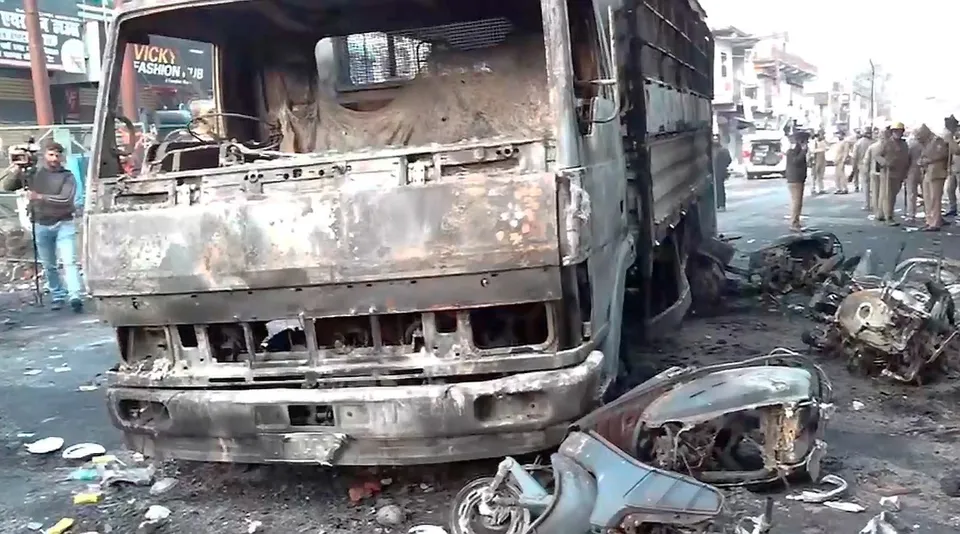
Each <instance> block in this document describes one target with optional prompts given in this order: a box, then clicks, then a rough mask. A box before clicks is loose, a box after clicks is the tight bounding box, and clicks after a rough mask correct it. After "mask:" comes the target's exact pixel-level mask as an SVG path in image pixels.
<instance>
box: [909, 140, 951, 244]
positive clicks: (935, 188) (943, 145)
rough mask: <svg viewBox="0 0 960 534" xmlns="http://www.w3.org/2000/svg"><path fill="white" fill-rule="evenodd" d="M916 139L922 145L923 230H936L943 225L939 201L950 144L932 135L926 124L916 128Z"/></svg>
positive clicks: (945, 176)
mask: <svg viewBox="0 0 960 534" xmlns="http://www.w3.org/2000/svg"><path fill="white" fill-rule="evenodd" d="M917 141H918V142H919V143H920V146H922V147H923V148H922V150H921V152H920V159H919V160H918V163H919V164H920V167H921V168H922V169H923V212H924V215H925V216H926V217H925V218H926V225H925V226H924V228H923V229H924V230H925V231H928V232H936V231H939V230H940V227H941V226H943V214H942V212H941V209H940V203H941V202H943V183H944V182H945V181H946V180H947V174H948V167H947V165H948V163H949V159H950V145H948V144H947V142H946V141H944V140H943V139H942V138H941V137H938V136H937V135H934V133H933V132H931V131H930V128H927V125H926V124H922V125H920V128H918V129H917Z"/></svg>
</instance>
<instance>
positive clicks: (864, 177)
mask: <svg viewBox="0 0 960 534" xmlns="http://www.w3.org/2000/svg"><path fill="white" fill-rule="evenodd" d="M871 144H873V134H872V133H871V132H870V130H867V131H865V132H863V133H861V134H860V138H859V139H857V142H856V144H854V145H853V188H854V191H856V192H858V193H859V192H860V182H861V181H862V182H863V187H864V188H866V189H867V191H869V190H870V175H869V174H868V173H867V172H866V171H865V169H864V166H863V158H864V157H865V156H866V155H867V149H868V148H870V145H871ZM869 203H870V194H869V193H867V204H869Z"/></svg>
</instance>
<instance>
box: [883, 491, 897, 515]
mask: <svg viewBox="0 0 960 534" xmlns="http://www.w3.org/2000/svg"><path fill="white" fill-rule="evenodd" d="M880 507H881V508H883V509H884V510H886V511H888V512H899V511H900V496H899V495H892V496H890V497H880Z"/></svg>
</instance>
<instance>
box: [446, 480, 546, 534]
mask: <svg viewBox="0 0 960 534" xmlns="http://www.w3.org/2000/svg"><path fill="white" fill-rule="evenodd" d="M491 482H493V477H482V478H478V479H476V480H474V481H472V482H470V483H469V484H467V485H466V486H464V487H463V489H461V490H460V491H459V492H458V493H457V495H456V497H454V498H453V504H452V505H451V507H450V532H452V533H453V534H523V533H525V532H527V530H529V528H530V522H531V520H530V511H529V510H523V509H520V508H515V509H513V510H511V511H510V512H509V517H508V518H505V521H504V522H502V523H496V522H494V521H492V520H491V519H490V518H488V517H485V516H483V515H481V514H480V510H479V508H478V505H479V503H480V492H481V491H482V490H483V489H484V488H485V487H487V486H489V485H490V483H491ZM497 494H498V495H500V496H503V497H507V498H511V499H519V498H520V488H518V487H517V486H516V485H515V484H513V483H511V482H510V481H509V480H504V481H503V483H502V484H501V485H500V487H499V489H498V491H497Z"/></svg>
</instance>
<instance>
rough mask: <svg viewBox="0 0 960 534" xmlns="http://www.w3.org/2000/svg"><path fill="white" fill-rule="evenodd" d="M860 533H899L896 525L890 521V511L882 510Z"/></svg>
mask: <svg viewBox="0 0 960 534" xmlns="http://www.w3.org/2000/svg"><path fill="white" fill-rule="evenodd" d="M859 534H899V532H898V531H897V529H896V527H894V526H893V525H892V524H891V522H890V513H889V512H880V513H879V514H877V515H875V516H873V517H872V518H871V519H870V521H867V525H866V526H865V527H863V528H862V529H861V530H860V533H859Z"/></svg>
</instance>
